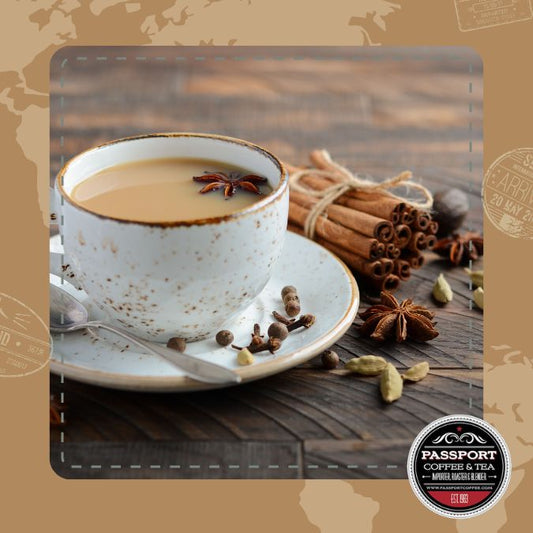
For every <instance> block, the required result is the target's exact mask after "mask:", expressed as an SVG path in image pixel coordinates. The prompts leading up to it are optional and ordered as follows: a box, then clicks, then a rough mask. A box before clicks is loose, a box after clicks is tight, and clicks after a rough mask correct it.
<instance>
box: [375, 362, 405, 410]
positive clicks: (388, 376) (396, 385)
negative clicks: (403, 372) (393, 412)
mask: <svg viewBox="0 0 533 533" xmlns="http://www.w3.org/2000/svg"><path fill="white" fill-rule="evenodd" d="M379 388H380V390H381V396H382V397H383V400H384V401H386V402H387V403H392V402H394V401H396V400H397V399H398V398H399V397H400V396H401V395H402V390H403V380H402V376H400V373H399V372H398V371H397V370H396V368H394V366H393V365H391V364H390V363H387V366H386V367H385V369H384V370H383V372H382V373H381V382H380V384H379Z"/></svg>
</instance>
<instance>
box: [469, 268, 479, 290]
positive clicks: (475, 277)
mask: <svg viewBox="0 0 533 533" xmlns="http://www.w3.org/2000/svg"><path fill="white" fill-rule="evenodd" d="M465 272H466V273H467V274H468V275H469V276H470V279H471V280H472V285H474V286H476V287H481V288H483V270H470V269H469V268H465Z"/></svg>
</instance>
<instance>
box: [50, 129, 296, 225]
mask: <svg viewBox="0 0 533 533" xmlns="http://www.w3.org/2000/svg"><path fill="white" fill-rule="evenodd" d="M154 137H197V138H202V139H216V140H220V141H225V142H230V143H235V144H239V145H241V146H244V147H246V148H250V149H252V150H255V151H258V152H260V153H262V154H263V155H265V156H266V157H268V158H269V159H270V160H271V161H272V162H273V163H274V165H276V167H277V168H278V170H279V173H280V178H279V182H278V184H277V185H276V187H274V189H273V190H272V191H271V192H270V193H269V194H267V195H266V196H265V198H263V199H261V200H259V201H257V202H254V203H253V204H251V205H249V206H247V207H245V208H244V209H239V210H237V211H235V212H233V213H230V214H228V215H220V216H216V217H206V218H197V219H191V220H168V221H154V222H148V221H142V220H132V219H129V218H121V217H114V216H111V215H102V214H101V213H96V212H95V211H92V210H91V209H88V208H86V207H84V206H83V205H81V204H80V203H79V202H77V201H76V200H75V199H74V198H72V196H70V195H69V194H67V193H66V191H65V189H64V187H63V183H62V181H63V179H62V178H63V177H64V175H65V174H66V172H67V171H68V169H69V167H70V165H71V164H72V163H73V162H74V161H77V160H79V159H81V158H82V157H84V156H86V155H87V154H89V153H91V152H96V151H98V150H100V149H101V148H105V147H106V146H111V145H113V144H118V143H123V142H127V141H135V140H139V139H149V138H154ZM55 183H56V187H57V190H58V191H59V193H60V194H61V196H62V197H63V198H64V199H65V201H66V202H68V203H69V204H71V205H73V206H74V207H76V208H78V209H81V210H83V211H85V212H87V213H90V214H91V215H94V216H96V217H98V218H101V219H104V220H113V221H116V222H122V223H125V224H137V225H140V226H152V227H160V228H169V227H178V226H183V227H187V226H203V225H208V224H219V223H220V222H226V221H229V220H235V219H238V218H242V217H244V216H247V215H250V214H252V213H256V212H258V211H262V210H263V209H265V208H266V207H267V206H268V205H270V204H271V203H273V202H275V201H276V200H279V199H280V198H281V196H282V195H283V193H284V192H285V190H286V189H287V185H288V174H287V170H286V169H285V167H284V166H283V163H282V162H281V161H280V160H279V159H278V158H277V157H276V156H275V155H273V154H272V153H270V152H269V151H268V150H266V149H265V148H263V147H261V146H259V145H257V144H254V143H251V142H249V141H245V140H244V139H238V138H236V137H229V136H226V135H218V134H216V133H190V132H166V133H148V134H140V135H131V136H128V137H121V138H120V139H114V140H112V141H107V142H105V143H102V144H99V145H97V146H93V147H92V148H88V149H87V150H84V151H83V152H80V153H79V154H77V155H75V156H74V157H72V158H71V159H69V160H68V161H67V162H66V163H65V164H64V165H63V166H62V167H61V170H60V171H59V172H58V174H57V176H56V180H55Z"/></svg>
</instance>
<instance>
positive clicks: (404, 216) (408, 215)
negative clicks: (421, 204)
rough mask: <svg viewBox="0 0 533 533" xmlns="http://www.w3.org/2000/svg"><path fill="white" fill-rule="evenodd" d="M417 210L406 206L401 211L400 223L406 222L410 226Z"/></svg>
mask: <svg viewBox="0 0 533 533" xmlns="http://www.w3.org/2000/svg"><path fill="white" fill-rule="evenodd" d="M417 212H418V210H417V209H413V208H412V207H411V206H407V207H406V208H405V209H404V210H403V211H402V212H401V215H400V224H406V225H407V226H410V225H411V224H412V223H413V222H414V220H415V216H416V215H417Z"/></svg>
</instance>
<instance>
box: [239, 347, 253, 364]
mask: <svg viewBox="0 0 533 533" xmlns="http://www.w3.org/2000/svg"><path fill="white" fill-rule="evenodd" d="M237 362H238V363H239V364H240V365H241V366H246V365H251V364H252V363H253V362H254V356H253V355H252V352H251V351H250V350H248V348H243V349H242V350H240V351H239V353H238V354H237Z"/></svg>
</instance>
